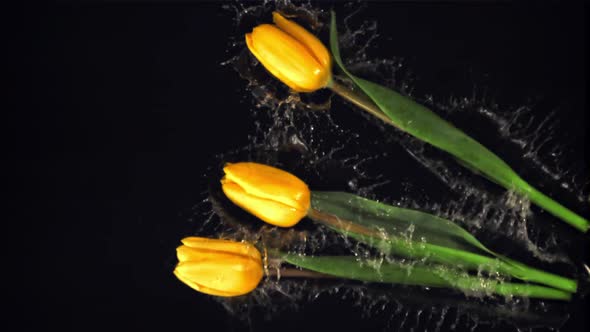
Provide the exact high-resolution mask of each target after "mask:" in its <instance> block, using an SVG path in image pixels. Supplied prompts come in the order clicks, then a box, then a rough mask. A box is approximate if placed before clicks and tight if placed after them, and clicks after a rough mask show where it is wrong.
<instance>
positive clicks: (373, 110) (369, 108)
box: [328, 79, 399, 129]
mask: <svg viewBox="0 0 590 332" xmlns="http://www.w3.org/2000/svg"><path fill="white" fill-rule="evenodd" d="M328 88H330V89H331V90H332V91H334V92H335V93H336V94H338V95H339V96H340V97H342V98H344V99H346V100H347V101H349V102H351V103H352V104H354V105H356V106H358V107H359V108H360V109H362V110H363V111H365V112H367V113H369V114H371V115H373V116H375V117H377V118H379V119H380V120H381V121H383V122H385V123H387V124H389V125H391V126H394V127H396V128H398V129H399V127H397V126H396V125H395V123H393V121H391V119H389V117H388V116H387V115H386V114H385V113H383V111H381V109H380V108H379V106H377V105H375V103H373V102H372V101H371V100H370V99H369V98H368V97H366V96H364V95H362V94H360V93H358V92H356V91H353V90H351V89H349V88H347V87H346V86H344V85H342V84H340V83H338V82H337V81H336V80H334V79H333V80H332V81H330V85H328Z"/></svg>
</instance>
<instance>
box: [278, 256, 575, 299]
mask: <svg viewBox="0 0 590 332" xmlns="http://www.w3.org/2000/svg"><path fill="white" fill-rule="evenodd" d="M282 257H283V259H284V260H285V261H287V262H288V263H291V264H293V265H296V266H298V267H301V268H304V269H308V270H312V271H316V272H320V273H324V274H328V275H332V276H336V277H340V278H346V279H353V280H360V281H366V282H378V283H393V284H403V285H415V286H428V287H446V288H454V289H459V290H462V291H464V292H466V293H468V294H486V295H489V294H498V295H502V296H519V297H531V298H543V299H554V300H569V299H570V298H571V295H570V294H569V293H567V292H564V291H562V290H558V289H553V288H548V287H544V286H538V285H530V284H518V283H510V282H500V281H497V280H492V279H488V278H480V277H473V276H469V275H467V274H465V273H461V272H459V271H456V270H453V269H449V268H445V267H441V266H424V265H421V264H412V265H404V264H398V263H390V262H380V263H378V264H372V262H370V261H357V260H356V258H355V257H350V256H301V255H294V254H282Z"/></svg>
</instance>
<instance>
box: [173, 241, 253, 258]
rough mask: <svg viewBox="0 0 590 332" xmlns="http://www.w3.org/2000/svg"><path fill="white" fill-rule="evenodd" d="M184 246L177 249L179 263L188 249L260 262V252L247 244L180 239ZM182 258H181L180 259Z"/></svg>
mask: <svg viewBox="0 0 590 332" xmlns="http://www.w3.org/2000/svg"><path fill="white" fill-rule="evenodd" d="M182 243H183V244H184V246H180V247H178V248H177V250H176V251H177V256H178V260H179V261H180V262H182V261H184V260H186V259H183V258H185V257H186V256H187V255H189V254H187V253H188V249H197V250H207V251H210V252H213V251H214V252H219V253H232V254H236V255H243V256H247V257H250V258H252V259H255V260H261V257H260V251H258V249H256V247H255V246H254V245H253V244H251V243H248V242H236V241H231V240H223V239H209V238H204V237H196V236H190V237H186V238H184V239H182ZM181 256H182V258H181Z"/></svg>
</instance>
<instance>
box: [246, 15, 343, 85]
mask: <svg viewBox="0 0 590 332" xmlns="http://www.w3.org/2000/svg"><path fill="white" fill-rule="evenodd" d="M273 21H274V23H275V25H272V24H262V25H259V26H257V27H255V28H254V29H253V30H252V33H248V34H246V44H247V45H248V49H250V52H252V53H253V54H254V56H255V57H256V58H257V59H258V60H259V61H260V62H261V63H262V65H263V66H264V67H265V68H266V69H267V70H268V71H270V73H271V74H273V75H274V76H275V77H276V78H278V79H279V80H281V81H282V82H283V83H285V84H286V85H288V86H289V87H290V88H292V89H293V90H295V91H298V92H312V91H315V90H318V89H321V88H323V87H326V85H328V83H329V81H330V79H331V76H332V72H331V58H330V52H328V50H327V49H326V47H325V46H324V45H323V44H322V42H321V41H320V40H319V39H318V38H317V37H316V36H314V35H312V34H311V33H309V32H308V31H307V30H305V29H304V28H303V27H301V26H300V25H298V24H297V23H294V22H292V21H290V20H288V19H286V18H284V17H283V16H282V15H281V14H279V13H277V12H273Z"/></svg>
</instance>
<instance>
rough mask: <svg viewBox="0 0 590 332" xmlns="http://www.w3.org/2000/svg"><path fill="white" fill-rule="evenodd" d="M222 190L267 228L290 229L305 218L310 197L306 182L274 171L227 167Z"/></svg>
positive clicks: (237, 165) (249, 166) (245, 164)
mask: <svg viewBox="0 0 590 332" xmlns="http://www.w3.org/2000/svg"><path fill="white" fill-rule="evenodd" d="M223 171H224V172H225V176H224V177H223V179H221V188H222V190H223V192H224V193H225V195H226V196H227V197H228V198H229V199H230V200H231V201H232V202H234V204H236V205H238V206H239V207H241V208H242V209H244V210H246V211H248V212H250V213H251V214H253V215H255V216H257V217H258V218H260V219H262V220H264V221H266V222H267V223H269V224H272V225H275V226H280V227H291V226H293V225H295V224H297V223H298V222H299V220H301V219H302V218H303V217H305V216H306V215H307V211H308V210H309V207H310V205H311V194H310V191H309V188H308V187H307V185H306V184H305V182H303V181H301V180H300V179H299V178H298V177H296V176H295V175H293V174H291V173H288V172H285V171H283V170H280V169H278V168H275V167H271V166H267V165H263V164H258V163H251V162H241V163H235V164H229V163H228V164H227V165H226V166H225V167H224V168H223Z"/></svg>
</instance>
